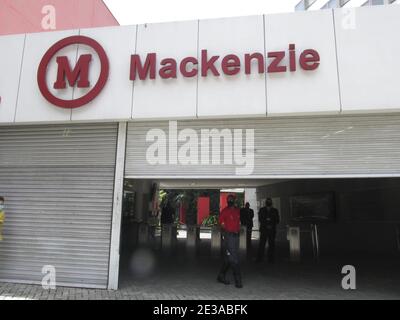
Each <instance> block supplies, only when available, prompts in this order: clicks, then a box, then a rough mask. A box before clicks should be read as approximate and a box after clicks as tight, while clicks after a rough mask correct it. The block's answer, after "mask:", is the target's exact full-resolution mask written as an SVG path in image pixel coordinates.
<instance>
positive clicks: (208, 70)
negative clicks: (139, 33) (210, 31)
mask: <svg viewBox="0 0 400 320" xmlns="http://www.w3.org/2000/svg"><path fill="white" fill-rule="evenodd" d="M298 57H299V58H298V61H297V55H296V46H295V45H294V44H289V47H288V50H287V51H273V52H267V54H266V58H265V56H264V54H262V53H260V52H253V53H246V54H245V55H244V59H243V62H242V61H241V59H240V57H239V56H238V55H235V54H227V55H225V56H223V57H221V56H219V55H210V54H209V53H208V51H207V50H201V56H200V58H199V59H198V58H196V57H186V58H183V59H182V60H181V61H177V60H176V59H173V58H163V59H162V60H160V61H158V59H157V54H156V53H154V52H153V53H148V54H147V55H146V57H145V59H142V58H141V57H140V55H138V54H134V55H132V56H131V66H130V80H137V79H139V80H145V79H147V78H149V79H156V77H157V76H159V77H160V78H162V79H170V78H176V77H177V74H178V72H180V74H181V75H182V76H183V77H185V78H190V77H195V76H197V75H198V74H199V75H201V76H202V77H207V76H214V77H219V76H220V75H221V73H223V74H225V75H227V76H234V75H237V74H238V73H240V72H241V71H242V69H243V70H244V73H245V74H251V73H252V72H257V73H264V72H268V73H276V72H287V71H289V72H295V71H297V65H299V66H300V68H301V69H303V70H305V71H313V70H315V69H317V68H318V66H319V64H320V56H319V53H318V52H317V51H316V50H314V49H306V50H303V51H302V52H300V54H299V55H298ZM157 64H158V68H157ZM242 64H243V65H244V66H242ZM156 70H158V72H157V71H156Z"/></svg>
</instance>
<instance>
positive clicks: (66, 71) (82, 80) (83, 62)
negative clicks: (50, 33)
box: [37, 36, 109, 109]
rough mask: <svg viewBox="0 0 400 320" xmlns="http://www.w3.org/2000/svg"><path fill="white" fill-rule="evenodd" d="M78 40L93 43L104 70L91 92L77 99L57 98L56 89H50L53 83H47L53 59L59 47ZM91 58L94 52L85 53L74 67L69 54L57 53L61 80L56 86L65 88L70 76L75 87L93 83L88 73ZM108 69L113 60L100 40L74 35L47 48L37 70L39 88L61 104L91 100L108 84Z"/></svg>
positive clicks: (61, 47)
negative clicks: (48, 71) (66, 55)
mask: <svg viewBox="0 0 400 320" xmlns="http://www.w3.org/2000/svg"><path fill="white" fill-rule="evenodd" d="M74 44H83V45H87V46H89V47H91V48H92V49H93V50H94V51H95V52H96V53H97V55H98V56H99V59H100V65H101V70H100V75H99V78H98V80H97V83H96V84H95V85H94V86H93V88H92V89H91V90H90V91H89V92H88V93H87V94H85V95H84V96H82V97H80V98H77V99H73V100H64V99H60V98H57V97H56V96H55V95H54V94H53V93H51V92H50V90H49V87H48V85H47V67H48V65H49V63H50V60H51V59H52V58H53V57H54V56H55V54H56V53H57V52H58V51H60V50H61V49H63V48H65V47H67V46H69V45H74ZM91 59H92V55H91V54H83V55H81V56H80V57H79V59H78V61H77V63H76V65H75V67H74V68H73V69H72V68H71V66H70V65H69V61H68V58H67V57H65V56H60V57H57V58H56V61H57V64H58V70H57V80H56V82H55V83H54V89H65V88H66V83H67V82H66V80H67V81H68V83H69V85H70V86H71V87H73V86H75V85H77V87H78V88H87V87H89V86H90V83H89V78H88V77H89V64H90V61H91ZM71 69H72V70H71ZM108 71H109V64H108V58H107V55H106V53H105V51H104V49H103V48H102V46H101V45H100V44H99V43H98V42H97V41H95V40H93V39H91V38H88V37H84V36H72V37H68V38H65V39H62V40H60V41H58V42H57V43H55V44H54V45H53V46H52V47H51V48H50V49H49V50H47V52H46V53H45V55H44V56H43V58H42V61H41V62H40V65H39V69H38V73H37V81H38V85H39V90H40V92H41V93H42V95H43V96H44V97H45V98H46V100H47V101H49V102H50V103H52V104H54V105H56V106H58V107H61V108H69V109H72V108H78V107H81V106H83V105H85V104H87V103H88V102H90V101H92V100H93V99H94V98H95V97H96V96H97V95H98V94H99V93H100V91H101V90H102V89H103V88H104V85H105V84H106V82H107V79H108Z"/></svg>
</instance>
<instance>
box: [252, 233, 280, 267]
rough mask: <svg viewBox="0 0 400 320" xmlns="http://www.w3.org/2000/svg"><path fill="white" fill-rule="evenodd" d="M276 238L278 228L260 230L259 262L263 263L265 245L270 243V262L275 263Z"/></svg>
mask: <svg viewBox="0 0 400 320" xmlns="http://www.w3.org/2000/svg"><path fill="white" fill-rule="evenodd" d="M275 237H276V228H274V227H270V228H267V227H263V228H261V229H260V244H259V247H258V254H257V260H258V261H262V260H263V258H264V251H265V244H266V243H267V241H268V253H267V256H268V262H274V258H275Z"/></svg>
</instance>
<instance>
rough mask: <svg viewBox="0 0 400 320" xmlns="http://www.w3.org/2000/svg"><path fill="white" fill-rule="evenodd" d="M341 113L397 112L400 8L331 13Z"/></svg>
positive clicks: (338, 10)
mask: <svg viewBox="0 0 400 320" xmlns="http://www.w3.org/2000/svg"><path fill="white" fill-rule="evenodd" d="M334 15H335V26H336V36H337V50H338V62H339V78H340V89H341V95H342V110H343V111H344V112H346V111H349V112H354V111H357V110H358V111H360V110H362V111H368V110H369V111H384V110H385V109H387V110H390V109H391V110H393V109H400V94H399V84H400V60H399V52H400V41H399V30H400V6H395V5H391V6H374V7H362V8H356V9H352V10H348V9H337V10H335V11H334Z"/></svg>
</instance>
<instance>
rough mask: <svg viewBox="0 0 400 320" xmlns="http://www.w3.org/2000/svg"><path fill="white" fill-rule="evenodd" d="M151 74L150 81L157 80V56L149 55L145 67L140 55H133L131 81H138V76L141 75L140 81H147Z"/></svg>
mask: <svg viewBox="0 0 400 320" xmlns="http://www.w3.org/2000/svg"><path fill="white" fill-rule="evenodd" d="M149 73H150V79H155V78H156V54H155V53H149V54H148V55H147V57H146V61H145V62H144V65H142V62H141V61H140V56H139V55H137V54H134V55H132V56H131V70H130V80H136V74H138V75H139V79H140V80H144V79H146V77H147V75H148V74H149Z"/></svg>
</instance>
